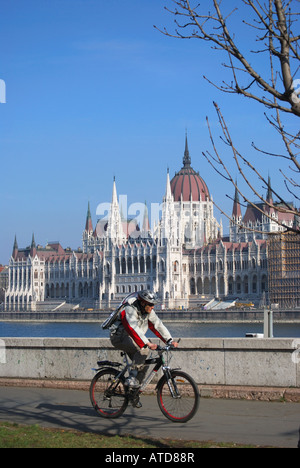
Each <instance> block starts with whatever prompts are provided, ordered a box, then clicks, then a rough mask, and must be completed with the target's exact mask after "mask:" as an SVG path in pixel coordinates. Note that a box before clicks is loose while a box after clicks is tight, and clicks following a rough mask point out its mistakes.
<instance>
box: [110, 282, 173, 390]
mask: <svg viewBox="0 0 300 468" xmlns="http://www.w3.org/2000/svg"><path fill="white" fill-rule="evenodd" d="M158 302H159V300H158V298H157V296H156V294H155V293H154V292H152V291H147V290H144V291H140V292H138V293H137V294H133V295H132V296H131V297H130V296H129V298H128V299H127V301H126V302H125V304H124V305H123V307H121V309H120V312H119V315H118V319H117V320H116V322H115V323H114V324H113V326H112V327H111V334H110V340H111V343H112V345H113V346H114V347H115V348H117V349H120V350H122V351H125V352H126V353H127V354H128V356H129V358H130V359H131V360H132V367H131V372H130V375H129V378H128V379H126V382H125V384H126V385H127V386H128V387H129V388H139V386H140V384H141V382H142V381H143V379H144V377H145V374H146V372H147V368H148V366H146V365H145V360H146V358H147V355H148V350H149V349H151V350H155V349H156V348H157V345H156V344H155V343H151V341H150V340H149V339H148V338H147V337H146V333H147V331H148V329H149V328H150V330H151V331H153V332H154V333H155V335H156V336H158V337H159V338H160V339H161V340H162V341H163V342H164V343H167V344H170V343H171V344H172V345H173V346H174V347H175V348H177V346H178V343H177V342H175V341H173V338H172V336H171V334H170V332H169V331H168V329H167V328H166V327H165V326H164V324H163V323H162V321H161V320H160V319H159V318H158V316H157V315H156V313H155V312H154V310H153V308H154V305H155V304H157V303H158Z"/></svg>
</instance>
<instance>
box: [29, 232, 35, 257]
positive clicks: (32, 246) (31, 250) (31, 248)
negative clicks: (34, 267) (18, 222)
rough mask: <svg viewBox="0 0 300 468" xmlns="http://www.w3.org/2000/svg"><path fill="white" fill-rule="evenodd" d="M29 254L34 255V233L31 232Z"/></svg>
mask: <svg viewBox="0 0 300 468" xmlns="http://www.w3.org/2000/svg"><path fill="white" fill-rule="evenodd" d="M30 256H31V257H35V256H36V244H35V239H34V234H32V241H31V246H30Z"/></svg>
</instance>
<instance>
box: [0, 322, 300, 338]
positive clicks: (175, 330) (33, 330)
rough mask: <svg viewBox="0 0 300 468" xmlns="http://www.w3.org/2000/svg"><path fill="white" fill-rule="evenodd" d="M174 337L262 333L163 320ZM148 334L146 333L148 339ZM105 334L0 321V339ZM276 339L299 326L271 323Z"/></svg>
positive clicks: (93, 325)
mask: <svg viewBox="0 0 300 468" xmlns="http://www.w3.org/2000/svg"><path fill="white" fill-rule="evenodd" d="M164 323H165V325H166V326H167V327H168V329H169V330H170V332H171V334H172V336H173V337H174V338H179V337H180V338H243V337H245V335H246V333H263V323H257V322H253V323H251V322H231V323H228V322H226V323H211V322H205V323H203V322H195V321H194V322H183V321H177V322H176V321H167V320H166V321H165V322H164ZM150 335H151V334H149V337H150ZM108 336H109V332H108V331H104V330H102V329H101V324H100V323H97V322H44V321H41V322H33V321H30V322H0V337H1V338H5V337H40V338H44V337H49V338H107V337H108ZM274 337H275V338H300V323H299V322H297V323H283V322H280V323H276V322H275V323H274Z"/></svg>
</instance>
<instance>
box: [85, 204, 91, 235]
mask: <svg viewBox="0 0 300 468" xmlns="http://www.w3.org/2000/svg"><path fill="white" fill-rule="evenodd" d="M85 230H86V231H87V232H91V231H93V223H92V216H91V210H90V202H89V203H88V210H87V215H86V223H85Z"/></svg>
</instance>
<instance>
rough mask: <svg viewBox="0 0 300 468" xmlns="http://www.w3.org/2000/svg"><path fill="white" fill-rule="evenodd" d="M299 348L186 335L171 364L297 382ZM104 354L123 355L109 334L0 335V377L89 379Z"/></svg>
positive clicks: (209, 374) (203, 375)
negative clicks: (40, 336)
mask: <svg viewBox="0 0 300 468" xmlns="http://www.w3.org/2000/svg"><path fill="white" fill-rule="evenodd" d="M299 348H300V339H291V338H272V339H256V338H239V339H237V338H225V339H224V338H193V339H189V338H185V339H182V340H181V342H180V348H178V350H176V351H174V352H173V353H172V361H171V367H174V368H178V367H180V368H181V369H182V370H184V371H186V372H187V373H189V374H191V375H192V376H193V377H194V379H195V380H196V382H197V383H198V384H204V385H241V386H247V385H248V386H266V387H268V386H269V387H273V386H274V387H300V364H299V363H300V349H299ZM105 359H111V360H117V361H120V360H121V357H120V353H119V351H116V350H114V349H113V348H112V346H111V344H110V341H109V340H108V339H102V338H2V339H0V377H7V378H29V379H30V378H32V379H57V380H61V379H66V380H90V379H91V378H92V377H93V376H94V371H93V370H92V368H95V367H97V360H105ZM120 362H121V361H120Z"/></svg>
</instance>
